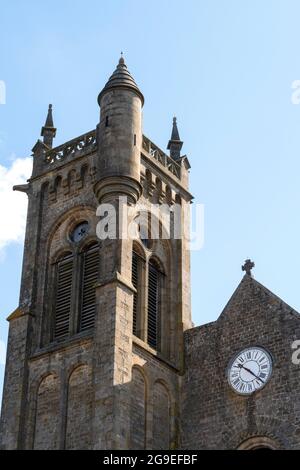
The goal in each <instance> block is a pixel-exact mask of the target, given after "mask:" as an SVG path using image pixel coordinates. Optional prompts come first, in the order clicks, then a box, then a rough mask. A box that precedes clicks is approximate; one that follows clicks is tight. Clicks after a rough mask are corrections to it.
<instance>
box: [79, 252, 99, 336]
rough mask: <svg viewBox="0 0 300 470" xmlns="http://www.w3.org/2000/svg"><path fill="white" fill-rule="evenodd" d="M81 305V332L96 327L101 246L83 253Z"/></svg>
mask: <svg viewBox="0 0 300 470" xmlns="http://www.w3.org/2000/svg"><path fill="white" fill-rule="evenodd" d="M82 257H83V259H82V276H81V305H80V321H79V331H84V330H88V329H89V328H92V327H93V326H94V322H95V312H96V291H95V284H96V283H97V280H98V276H99V246H98V245H93V246H90V247H89V248H88V249H87V250H86V251H84V252H83V253H82Z"/></svg>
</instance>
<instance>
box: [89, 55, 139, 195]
mask: <svg viewBox="0 0 300 470" xmlns="http://www.w3.org/2000/svg"><path fill="white" fill-rule="evenodd" d="M98 103H99V106H100V108H101V112H100V123H99V124H98V127H97V138H98V149H99V162H98V163H99V166H98V168H99V175H98V183H97V185H96V187H95V193H96V195H97V198H98V200H99V202H103V200H104V199H105V200H108V199H111V196H113V197H114V196H115V195H121V196H127V198H128V202H129V203H135V202H136V201H137V200H138V199H139V196H140V194H141V185H140V153H141V146H142V106H143V104H144V97H143V95H142V93H141V92H140V90H139V88H138V86H137V84H136V83H135V81H134V79H133V77H132V76H131V74H130V73H129V71H128V69H127V66H126V64H125V61H124V58H123V57H121V58H120V60H119V64H118V66H117V68H116V70H115V71H114V73H113V74H112V75H111V77H110V78H109V80H108V82H107V83H106V85H105V87H104V88H103V90H102V91H101V92H100V94H99V96H98Z"/></svg>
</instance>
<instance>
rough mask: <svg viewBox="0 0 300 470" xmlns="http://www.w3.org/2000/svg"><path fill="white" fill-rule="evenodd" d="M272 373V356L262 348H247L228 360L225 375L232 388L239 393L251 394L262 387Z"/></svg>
mask: <svg viewBox="0 0 300 470" xmlns="http://www.w3.org/2000/svg"><path fill="white" fill-rule="evenodd" d="M271 374H272V358H271V356H270V354H269V353H268V352H267V351H266V350H265V349H263V348H259V347H252V348H247V349H244V350H243V351H241V352H240V353H239V354H237V355H236V356H235V357H234V358H233V360H232V361H231V362H230V365H229V367H228V371H227V375H228V382H229V384H230V386H231V387H232V388H233V390H234V391H235V392H237V393H240V394H241V395H251V394H252V393H254V392H255V391H256V390H260V389H261V388H263V387H264V386H265V385H266V383H267V382H268V380H269V379H270V377H271Z"/></svg>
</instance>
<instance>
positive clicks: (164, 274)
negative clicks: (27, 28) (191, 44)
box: [0, 57, 300, 450]
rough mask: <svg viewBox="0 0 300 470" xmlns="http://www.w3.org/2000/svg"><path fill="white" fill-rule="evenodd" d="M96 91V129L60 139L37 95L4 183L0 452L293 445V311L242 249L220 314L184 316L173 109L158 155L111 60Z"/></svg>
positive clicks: (296, 383) (132, 93) (183, 167)
mask: <svg viewBox="0 0 300 470" xmlns="http://www.w3.org/2000/svg"><path fill="white" fill-rule="evenodd" d="M98 103H99V106H100V121H99V123H98V125H97V127H96V129H94V130H92V131H90V132H87V133H85V134H83V135H81V136H79V137H77V138H75V139H73V140H71V141H69V142H66V143H64V144H63V145H60V146H58V147H53V139H54V138H55V135H56V129H55V127H54V123H53V116H52V106H51V105H50V106H49V110H48V115H47V119H46V122H45V125H44V126H43V127H42V132H41V135H42V137H43V140H42V141H41V140H38V141H37V143H36V144H35V146H34V148H33V171H32V176H31V178H30V179H29V180H28V184H25V185H20V186H16V187H15V188H14V189H15V190H18V191H23V192H25V193H26V194H27V196H28V216H27V227H26V237H25V248H24V259H23V271H22V281H21V293H20V301H19V306H18V308H17V309H16V310H15V311H14V312H13V313H12V314H11V315H10V316H9V318H8V320H9V324H10V327H9V338H8V350H7V363H6V370H5V381H4V393H3V404H2V412H1V423H0V448H2V449H111V450H116V449H134V450H135V449H155V450H156V449H158V450H160V449H162V450H165V449H176V448H177V449H178V448H181V449H189V450H193V449H266V448H267V449H300V380H299V377H300V375H299V374H300V315H299V313H297V312H296V311H295V310H294V309H292V308H291V307H290V306H289V305H287V304H286V303H285V302H283V301H282V300H281V299H279V298H278V297H276V295H274V294H273V293H272V292H270V291H269V290H268V289H267V288H266V287H264V286H263V285H262V284H260V283H259V282H258V281H256V280H255V279H254V278H253V276H252V269H253V267H254V263H253V262H251V261H250V260H247V261H246V262H245V265H244V266H243V271H245V275H244V277H243V279H242V281H241V283H240V284H239V286H238V288H237V289H236V291H235V292H234V294H233V295H232V297H231V299H230V300H229V302H228V304H227V305H226V307H225V308H224V310H223V312H222V313H221V315H220V316H219V318H218V319H217V320H216V321H214V322H211V323H209V324H206V325H202V326H198V327H193V325H192V322H191V306H190V259H189V256H190V255H189V245H188V240H187V238H186V236H185V235H186V234H188V233H189V205H190V202H191V199H192V197H191V194H190V193H189V183H188V171H189V168H190V166H189V162H188V159H187V157H186V156H181V149H182V145H183V143H182V141H181V140H180V137H179V132H178V128H177V123H176V119H175V118H174V120H173V129H172V134H171V139H170V141H169V143H168V150H169V151H170V154H169V155H167V154H165V153H164V152H163V151H162V150H161V149H160V148H159V147H157V146H156V145H155V144H154V143H153V142H151V141H150V140H149V139H148V138H147V137H145V136H144V135H143V133H142V107H143V103H144V97H143V95H142V93H141V91H140V90H139V88H138V86H137V85H136V83H135V81H134V79H133V78H132V76H131V75H130V73H129V71H128V69H127V66H126V65H125V62H124V59H123V57H121V59H120V61H119V64H118V66H117V68H116V70H115V71H114V73H113V74H112V76H111V77H110V79H109V80H108V82H107V83H106V85H105V87H104V88H103V90H102V91H101V92H100V94H99V97H98ZM154 208H155V211H153V209H154ZM170 208H171V209H172V210H171V211H169V209H170ZM178 208H179V210H178ZM167 209H168V210H167ZM153 212H154V214H153ZM167 213H168V214H169V218H165V215H166V214H167ZM169 222H170V223H169ZM129 227H131V228H132V227H135V228H136V234H135V235H136V236H135V237H132V236H128V235H129V233H127V232H128V230H127V229H128V228H129ZM169 229H170V230H169ZM126 230H127V232H126ZM108 235H109V236H108ZM124 235H125V236H124ZM216 295H217V293H216ZM297 348H298V350H297Z"/></svg>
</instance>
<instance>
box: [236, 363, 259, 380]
mask: <svg viewBox="0 0 300 470" xmlns="http://www.w3.org/2000/svg"><path fill="white" fill-rule="evenodd" d="M238 367H239V368H240V369H245V370H246V371H247V372H249V373H250V374H251V375H253V377H255V378H256V379H257V380H260V381H261V383H263V384H264V383H265V382H264V381H263V380H262V379H261V378H260V377H258V376H257V375H256V374H254V372H252V370H250V369H248V367H245V366H243V364H238Z"/></svg>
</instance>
